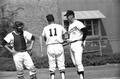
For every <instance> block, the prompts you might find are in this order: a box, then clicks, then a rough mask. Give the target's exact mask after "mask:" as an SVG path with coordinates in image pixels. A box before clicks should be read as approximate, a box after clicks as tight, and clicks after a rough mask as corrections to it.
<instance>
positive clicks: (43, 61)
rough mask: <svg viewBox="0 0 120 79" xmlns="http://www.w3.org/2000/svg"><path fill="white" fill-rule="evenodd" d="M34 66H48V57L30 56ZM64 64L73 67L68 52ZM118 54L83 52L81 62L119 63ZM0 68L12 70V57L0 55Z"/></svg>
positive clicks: (95, 64)
mask: <svg viewBox="0 0 120 79" xmlns="http://www.w3.org/2000/svg"><path fill="white" fill-rule="evenodd" d="M32 59H33V61H34V64H35V66H36V68H38V69H39V68H48V57H47V56H43V57H37V56H36V57H32ZM65 60H66V61H65V65H66V67H74V65H73V63H72V61H71V58H70V55H69V53H65ZM119 63H120V54H119V53H117V54H110V55H103V56H100V55H95V54H90V53H89V54H84V55H83V64H84V66H99V65H105V64H119ZM0 64H1V66H0V70H4V71H14V70H15V65H14V62H13V59H12V58H7V57H0Z"/></svg>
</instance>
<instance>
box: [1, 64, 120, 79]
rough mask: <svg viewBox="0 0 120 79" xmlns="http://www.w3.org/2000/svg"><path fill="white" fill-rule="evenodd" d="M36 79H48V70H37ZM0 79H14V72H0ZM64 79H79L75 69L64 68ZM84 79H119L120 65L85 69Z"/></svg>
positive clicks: (26, 73) (58, 77) (58, 78)
mask: <svg viewBox="0 0 120 79" xmlns="http://www.w3.org/2000/svg"><path fill="white" fill-rule="evenodd" d="M37 77H38V79H49V71H48V69H38V70H37ZM25 78H26V79H29V74H28V71H25ZM55 78H56V79H61V78H60V74H59V71H58V70H57V71H56V76H55ZM0 79H16V72H6V71H4V72H3V71H2V72H0ZM66 79H79V78H78V75H77V74H76V68H66ZM85 79H120V65H119V64H112V65H111V64H109V65H103V66H89V67H85Z"/></svg>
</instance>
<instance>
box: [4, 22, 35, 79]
mask: <svg viewBox="0 0 120 79" xmlns="http://www.w3.org/2000/svg"><path fill="white" fill-rule="evenodd" d="M23 27H24V23H22V22H20V21H16V22H15V23H14V31H12V32H11V33H9V34H8V35H7V36H6V37H5V38H4V43H3V45H4V47H5V48H6V49H8V50H9V51H10V52H11V53H12V54H13V60H14V63H15V66H16V69H17V77H18V79H24V73H23V69H24V67H23V65H25V67H26V68H27V69H28V70H29V74H30V79H37V78H36V70H35V66H34V64H33V61H32V59H31V57H30V55H29V52H30V51H31V50H32V47H33V44H34V40H35V37H34V36H33V35H32V34H31V33H29V32H28V31H25V30H23ZM28 41H29V42H30V41H31V43H30V46H29V47H28V46H27V43H28ZM9 45H10V46H11V47H12V48H10V47H9ZM28 51H29V52H28Z"/></svg>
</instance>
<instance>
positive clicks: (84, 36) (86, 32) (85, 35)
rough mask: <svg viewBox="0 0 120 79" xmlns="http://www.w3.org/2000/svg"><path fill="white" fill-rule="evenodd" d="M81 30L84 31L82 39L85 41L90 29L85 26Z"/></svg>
mask: <svg viewBox="0 0 120 79" xmlns="http://www.w3.org/2000/svg"><path fill="white" fill-rule="evenodd" d="M81 31H82V32H83V37H82V41H84V40H85V39H86V37H87V34H88V29H87V27H84V28H82V29H81Z"/></svg>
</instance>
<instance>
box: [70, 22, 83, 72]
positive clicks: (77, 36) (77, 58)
mask: <svg viewBox="0 0 120 79" xmlns="http://www.w3.org/2000/svg"><path fill="white" fill-rule="evenodd" d="M84 27H85V26H84V24H83V23H82V22H80V21H78V20H74V21H73V23H72V24H70V25H69V29H68V31H69V32H70V31H71V32H70V38H69V40H70V41H75V42H73V43H71V44H70V47H71V51H70V52H71V56H72V57H71V58H72V60H73V63H74V64H75V65H76V66H77V68H78V71H79V72H81V71H84V68H83V64H82V53H83V47H82V41H81V39H82V36H83V33H82V32H81V31H80V29H82V28H84Z"/></svg>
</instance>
